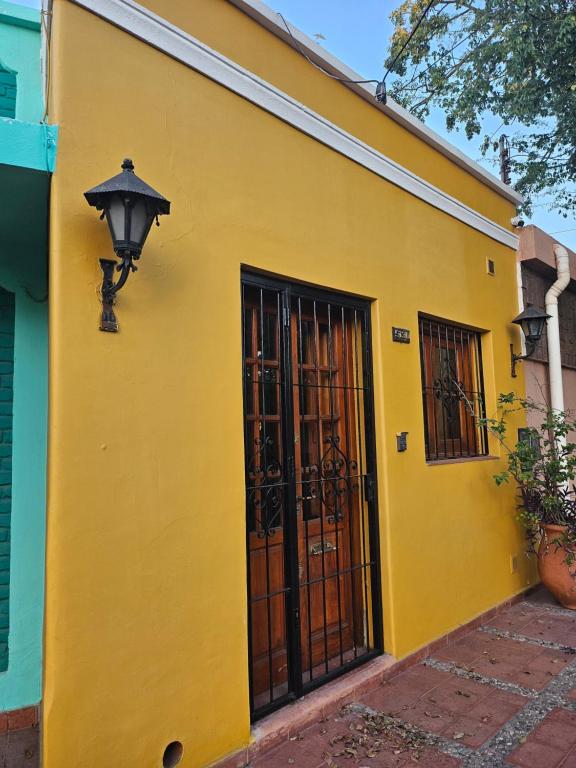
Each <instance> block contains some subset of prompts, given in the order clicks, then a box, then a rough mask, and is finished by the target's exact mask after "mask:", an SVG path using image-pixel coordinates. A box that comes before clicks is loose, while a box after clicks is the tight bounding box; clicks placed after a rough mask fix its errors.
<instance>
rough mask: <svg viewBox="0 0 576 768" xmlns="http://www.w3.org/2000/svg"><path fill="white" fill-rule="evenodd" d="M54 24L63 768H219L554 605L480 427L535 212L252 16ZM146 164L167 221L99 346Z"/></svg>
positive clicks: (90, 15) (491, 403)
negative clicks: (316, 694)
mask: <svg viewBox="0 0 576 768" xmlns="http://www.w3.org/2000/svg"><path fill="white" fill-rule="evenodd" d="M51 11H52V16H51V23H50V41H49V47H48V50H49V55H50V69H49V71H50V82H49V96H50V113H49V117H50V120H51V122H54V123H57V124H58V125H59V131H60V133H59V156H58V165H57V169H56V172H55V174H54V176H53V180H52V194H51V217H52V218H51V222H52V223H51V232H50V237H51V245H50V339H51V345H50V371H51V377H50V408H49V413H50V424H49V428H50V444H49V473H48V474H49V503H48V533H47V592H46V626H45V674H44V680H45V683H44V699H43V752H44V754H43V760H44V763H43V764H44V768H67V767H68V766H71V767H72V766H74V768H102V766H113V765H122V766H125V767H126V768H154V767H156V766H161V765H162V764H163V755H164V754H165V753H164V750H165V748H166V746H167V745H168V744H170V743H172V742H180V743H181V745H182V746H183V755H182V759H181V761H180V763H179V764H180V765H182V766H187V767H189V768H201V767H202V766H207V765H210V764H211V763H213V762H216V761H218V760H219V759H221V758H223V757H224V756H226V755H228V754H230V753H233V752H234V751H236V750H239V749H241V748H242V747H244V746H245V745H246V744H248V742H249V741H250V738H251V720H253V721H255V720H257V719H259V718H260V717H262V716H264V715H266V714H267V713H268V712H270V711H271V710H272V709H275V708H277V707H280V706H283V705H285V704H286V703H287V702H290V701H292V700H294V699H295V698H298V697H300V696H301V695H302V694H303V693H304V692H306V691H308V690H311V689H312V688H314V687H316V686H319V685H321V684H323V683H325V682H326V681H327V680H329V679H331V678H332V677H334V676H336V675H339V674H341V673H343V672H348V671H349V670H352V669H353V668H354V667H356V666H359V665H360V664H361V663H362V662H364V661H366V660H368V659H371V658H373V657H374V656H376V655H379V654H382V653H386V654H389V655H390V656H393V657H396V658H397V659H400V658H403V657H405V656H406V655H408V654H410V653H411V652H413V651H415V650H417V649H418V648H421V647H422V646H425V645H426V644H428V643H430V642H431V641H433V640H434V639H436V638H438V637H440V636H442V635H443V634H445V633H447V632H450V631H451V630H453V629H455V628H457V627H459V626H461V625H462V624H465V623H466V622H469V621H471V620H472V619H474V618H475V617H476V616H478V615H480V614H481V613H483V612H485V611H487V610H488V609H490V608H492V607H493V606H495V605H497V604H499V603H501V602H502V601H504V600H506V599H508V598H510V597H511V596H513V595H515V594H517V593H519V592H520V591H521V590H523V589H525V588H526V586H527V585H528V584H529V583H530V582H531V578H532V576H531V572H530V571H529V568H528V566H527V565H526V564H525V561H524V559H522V558H519V557H518V555H519V554H520V553H521V551H522V548H523V541H522V535H521V532H520V531H519V529H518V527H517V524H516V522H515V515H514V504H515V502H514V491H513V489H512V488H500V489H498V488H496V487H495V484H494V482H493V480H492V476H493V474H494V473H495V472H497V471H498V470H499V469H500V467H501V456H500V448H499V446H498V444H497V443H495V442H494V441H493V440H492V438H491V437H488V436H487V434H486V432H485V430H484V429H483V428H482V426H481V424H479V422H478V420H477V418H476V417H478V416H482V415H483V414H484V413H487V414H488V415H493V414H495V413H496V404H497V396H498V393H499V392H508V391H510V390H512V389H513V388H514V385H515V384H516V385H518V382H520V384H521V383H522V378H521V376H522V374H520V377H519V378H518V379H515V380H513V379H512V378H511V372H510V343H511V342H514V344H515V345H516V346H517V345H518V343H519V341H518V338H517V331H516V330H515V327H514V326H513V325H511V322H510V321H511V319H512V318H513V317H514V315H515V314H516V313H517V311H518V309H517V308H518V298H517V287H516V260H515V249H516V246H517V238H516V237H515V235H514V233H513V231H512V230H511V228H510V225H509V222H510V218H511V217H512V216H513V215H514V214H515V207H516V203H517V200H518V197H517V195H516V194H515V193H514V192H513V191H512V190H511V189H509V188H507V187H505V186H504V185H503V184H501V183H500V182H499V181H498V180H497V179H495V178H493V177H492V176H490V175H489V174H487V173H486V172H485V171H484V170H482V169H481V168H479V167H478V166H476V165H475V164H474V163H472V162H471V161H470V160H468V159H467V158H465V157H464V156H463V155H462V154H461V153H459V152H458V151H457V150H456V149H454V148H452V147H450V145H448V144H447V143H446V142H444V141H443V140H442V139H441V138H440V137H438V136H436V135H435V134H433V133H432V132H430V131H429V130H428V129H427V128H425V127H424V126H423V125H422V124H420V123H418V122H417V121H416V120H414V119H413V118H411V117H410V116H409V115H408V114H407V113H406V112H404V111H403V110H402V109H401V108H399V107H398V106H396V105H394V104H388V105H380V104H378V103H376V102H375V100H374V98H373V95H372V91H371V90H370V88H369V87H368V86H361V85H346V84H343V83H341V82H338V81H337V80H335V79H331V78H329V77H327V76H326V75H325V74H324V73H323V72H322V71H320V70H319V69H318V68H315V67H313V66H311V65H310V63H309V62H308V61H306V59H305V58H304V57H303V56H302V55H301V53H300V52H299V51H298V50H297V49H296V48H295V43H294V40H292V39H290V38H288V36H287V34H286V31H285V29H284V28H283V26H282V24H281V22H279V21H278V17H277V16H276V15H275V14H274V13H273V12H272V11H270V10H269V9H268V8H267V7H266V6H264V5H262V4H261V3H260V2H259V0H194V2H188V1H187V0H144V5H139V4H137V3H135V2H132V0H54V2H53V4H51ZM294 35H295V36H298V39H299V40H300V45H301V46H302V47H304V48H305V49H306V50H307V51H308V52H309V55H310V56H311V57H312V58H313V59H314V60H315V61H316V62H317V63H319V62H320V60H321V61H322V66H323V67H324V68H325V69H327V70H328V71H329V72H330V73H332V74H339V76H340V77H343V78H347V79H355V78H354V77H352V76H351V73H350V71H349V70H348V69H347V68H346V67H345V66H344V65H343V64H341V63H340V62H338V61H336V60H335V59H333V58H331V57H330V56H329V55H328V54H326V53H325V52H324V51H322V49H321V48H319V47H318V46H316V44H315V43H313V42H311V41H310V40H308V39H306V38H305V37H304V36H302V35H299V33H297V32H296V31H294ZM125 157H130V158H132V160H133V161H134V164H135V169H136V173H137V174H138V175H139V176H141V177H143V178H144V179H146V181H147V182H149V183H150V184H151V185H152V186H153V187H154V188H155V189H157V190H160V191H161V193H162V194H163V195H165V196H166V198H168V199H169V200H170V201H171V204H172V209H171V214H170V216H164V217H163V218H162V220H161V227H160V229H156V228H155V227H154V229H153V230H152V231H151V233H150V235H149V238H148V241H147V244H146V247H145V248H144V252H143V255H142V259H141V260H140V262H139V264H140V269H139V271H138V273H137V274H136V275H134V276H132V277H130V279H129V281H128V283H127V285H126V286H125V287H124V288H123V289H122V291H121V292H119V293H118V297H117V301H116V306H115V313H116V315H117V319H118V323H119V332H118V333H102V332H100V330H99V316H100V310H101V308H100V305H99V290H100V285H101V279H102V274H101V270H100V265H99V259H101V258H104V259H109V258H110V257H111V256H112V250H111V242H110V237H109V233H108V229H107V227H106V225H105V224H104V223H102V222H100V221H99V219H98V216H97V214H96V212H95V211H94V210H93V209H92V208H90V207H89V206H88V205H87V203H86V200H85V199H84V195H83V193H84V192H85V191H86V190H87V189H89V188H92V187H94V185H96V184H97V183H98V182H100V181H102V179H105V178H107V177H109V176H112V175H114V174H116V173H118V172H119V170H120V168H119V166H120V163H121V162H122V160H123V158H125ZM131 173H132V170H131V169H130V166H129V164H126V168H125V170H124V171H123V174H131ZM122 178H125V176H123V177H122ZM130 179H131V180H132V181H130ZM130 179H129V181H130V183H133V181H134V180H133V177H130ZM134 183H135V182H134ZM352 674H354V673H352ZM173 754H176V753H173ZM179 756H180V755H179V754H177V755H176V756H175V757H174V758H172V757H168V758H167V757H166V756H165V757H164V765H176V762H177V761H178V758H179Z"/></svg>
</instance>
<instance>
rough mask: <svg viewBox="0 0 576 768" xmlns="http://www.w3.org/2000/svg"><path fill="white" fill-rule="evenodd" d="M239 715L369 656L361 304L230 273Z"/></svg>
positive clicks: (365, 337)
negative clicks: (237, 338) (240, 487)
mask: <svg viewBox="0 0 576 768" xmlns="http://www.w3.org/2000/svg"><path fill="white" fill-rule="evenodd" d="M242 312H243V323H242V327H243V370H244V434H245V457H246V516H247V527H246V530H247V534H246V535H247V557H248V608H249V646H250V648H249V653H250V658H249V665H250V690H251V711H252V716H253V718H258V717H261V716H262V715H264V714H266V713H268V712H270V711H271V710H273V709H276V708H277V707H279V706H281V705H282V704H284V703H286V702H287V701H290V700H292V699H294V698H296V697H298V696H301V695H302V694H303V693H305V692H306V691H308V690H310V689H311V688H314V687H316V686H318V685H320V684H322V683H323V682H326V681H327V680H329V679H331V678H333V677H335V676H336V675H338V674H341V673H342V672H344V671H346V670H348V669H350V668H352V667H353V666H355V665H358V664H360V663H362V662H364V661H366V660H368V659H370V658H372V657H373V656H375V655H377V654H378V653H379V652H381V649H382V618H381V601H380V591H379V590H380V577H379V557H378V531H377V514H376V491H375V488H376V484H375V450H374V426H373V406H372V373H371V360H370V312H369V305H368V303H367V302H365V301H360V300H356V299H352V298H349V297H346V296H342V295H339V294H328V293H325V292H322V291H320V290H314V289H310V288H308V287H303V286H298V285H292V284H289V283H284V282H282V281H279V280H274V279H269V278H262V277H260V276H255V275H252V274H248V273H246V274H244V275H243V278H242Z"/></svg>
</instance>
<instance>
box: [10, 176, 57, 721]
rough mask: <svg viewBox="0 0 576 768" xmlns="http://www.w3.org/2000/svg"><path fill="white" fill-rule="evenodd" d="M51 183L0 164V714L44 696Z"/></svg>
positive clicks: (44, 178)
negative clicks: (10, 325) (4, 449)
mask: <svg viewBox="0 0 576 768" xmlns="http://www.w3.org/2000/svg"><path fill="white" fill-rule="evenodd" d="M49 183H50V176H49V174H47V173H43V172H40V171H33V170H27V169H24V168H19V167H16V166H2V165H0V287H1V288H3V289H4V290H7V291H11V292H12V293H13V294H14V296H15V328H14V381H13V383H14V400H13V434H12V440H13V450H12V505H11V529H10V578H9V627H10V628H9V635H8V668H7V669H6V670H5V671H2V672H0V711H2V710H9V709H18V708H19V707H24V706H28V705H31V704H36V703H38V702H39V701H40V699H41V690H42V686H41V683H42V632H43V618H44V613H43V606H44V562H45V558H44V541H45V517H46V443H47V410H48V406H47V403H48V306H47V300H46V293H47V279H46V273H47V263H46V259H47V256H46V253H47V215H48V210H47V206H48V189H49Z"/></svg>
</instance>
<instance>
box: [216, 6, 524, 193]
mask: <svg viewBox="0 0 576 768" xmlns="http://www.w3.org/2000/svg"><path fill="white" fill-rule="evenodd" d="M228 2H229V3H232V5H235V6H236V7H237V8H239V9H240V10H241V11H243V12H244V13H246V14H247V15H248V16H250V18H252V19H254V20H255V21H257V22H258V23H259V24H261V25H262V26H263V27H265V28H266V29H267V30H268V31H270V32H272V33H273V34H274V35H276V36H277V37H279V38H281V39H282V40H283V41H284V42H285V43H287V44H288V45H290V47H291V48H296V46H295V45H294V41H293V40H292V39H291V37H290V35H289V34H288V33H287V31H286V28H285V27H284V24H283V23H282V20H281V19H280V17H279V15H278V14H277V13H276V12H275V11H273V10H272V8H270V7H269V6H267V5H266V4H265V3H263V2H262V0H228ZM290 32H291V33H292V35H293V37H295V38H296V40H297V41H298V44H299V45H300V47H301V48H302V49H303V50H304V51H305V52H306V55H307V56H309V57H310V58H311V59H312V60H313V61H315V62H316V63H317V64H320V65H321V66H322V67H323V68H324V69H326V70H327V71H328V72H330V74H332V75H336V76H337V77H342V78H344V79H345V80H364V79H365V78H364V77H362V75H359V74H358V72H355V71H354V70H353V69H351V68H350V67H349V66H348V65H347V64H345V63H344V62H343V61H341V59H339V58H337V57H336V56H334V55H333V54H331V53H329V52H328V51H326V50H325V49H324V48H323V47H322V46H321V45H319V44H318V43H317V42H316V41H315V40H312V38H310V37H308V35H306V34H304V32H302V31H301V30H299V29H298V28H297V27H295V26H294V25H293V24H290ZM343 86H344V87H345V88H349V89H350V90H351V91H354V93H356V94H358V96H361V97H362V98H363V99H364V100H365V101H367V102H368V103H369V104H370V105H371V106H372V107H374V109H378V110H379V111H380V112H384V114H385V115H387V116H388V117H390V118H391V119H392V120H394V121H395V122H396V123H399V124H400V125H401V126H402V127H404V128H406V129H407V130H408V131H410V133H413V134H414V135H416V136H418V138H420V139H422V140H423V141H425V142H426V143H427V144H430V146H432V147H434V149H437V150H438V152H440V153H441V154H443V155H444V156H445V157H447V158H448V159H449V160H452V162H453V163H455V164H456V165H458V166H460V167H461V168H464V170H465V171H467V172H468V173H469V174H471V175H472V176H474V177H475V178H477V179H478V180H479V181H481V182H482V183H483V184H486V186H488V187H491V188H492V189H493V190H494V191H496V192H498V194H500V195H502V197H505V198H506V199H507V200H509V201H510V202H512V203H516V204H520V203H521V202H522V201H523V198H522V195H521V194H520V193H519V192H516V190H514V189H512V187H509V186H508V185H507V184H504V183H503V182H502V181H500V179H499V178H497V177H496V176H494V175H493V174H491V173H490V172H489V171H487V170H486V169H485V168H483V167H482V166H481V165H478V163H475V162H474V160H472V159H470V158H469V157H468V156H467V155H465V154H464V152H461V151H460V150H459V149H458V148H457V147H455V146H454V145H452V144H450V142H449V141H446V139H444V138H442V136H440V135H439V134H438V133H436V132H435V131H433V130H432V129H431V128H428V126H427V125H425V124H424V123H423V122H422V121H421V120H418V118H416V117H414V115H412V114H410V112H408V110H407V109H404V107H401V106H400V104H397V103H396V102H395V101H394V99H391V98H390V97H388V101H387V103H386V104H379V103H378V102H377V101H376V99H375V98H374V93H375V90H376V86H375V85H372V84H370V83H343Z"/></svg>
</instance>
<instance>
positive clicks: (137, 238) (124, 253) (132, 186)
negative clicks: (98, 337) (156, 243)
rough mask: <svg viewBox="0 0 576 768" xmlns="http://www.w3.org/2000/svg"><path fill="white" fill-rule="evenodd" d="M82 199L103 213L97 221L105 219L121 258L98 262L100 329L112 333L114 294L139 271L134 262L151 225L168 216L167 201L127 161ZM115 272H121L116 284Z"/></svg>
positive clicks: (115, 329)
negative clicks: (99, 274) (99, 276)
mask: <svg viewBox="0 0 576 768" xmlns="http://www.w3.org/2000/svg"><path fill="white" fill-rule="evenodd" d="M84 197H85V198H86V200H87V201H88V203H89V204H90V205H93V206H94V207H95V208H96V210H97V211H102V215H101V216H100V219H103V218H106V221H107V222H108V226H109V228H110V235H111V236H112V247H113V248H114V251H115V253H116V256H117V257H118V258H119V259H120V263H119V264H117V263H116V262H115V261H114V260H113V259H100V267H101V268H102V273H103V275H104V277H103V279H102V288H101V294H102V319H101V322H100V330H101V331H111V332H112V333H115V332H116V331H117V330H118V322H117V320H116V316H115V314H114V309H113V305H114V300H115V297H116V294H117V293H118V291H119V290H120V289H121V288H122V287H123V286H124V284H125V283H126V280H127V279H128V276H129V275H130V272H136V270H137V269H138V268H137V267H136V266H135V264H134V262H135V261H138V259H139V258H140V254H141V253H142V248H143V247H144V243H145V242H146V238H147V236H148V232H149V231H150V227H151V226H152V222H153V221H154V219H156V224H157V225H158V226H159V225H160V222H159V221H158V216H162V215H163V214H169V213H170V201H169V200H166V198H165V197H162V195H160V194H159V193H158V192H156V191H155V190H154V189H152V187H150V186H148V184H146V182H144V181H142V179H140V178H138V176H136V174H135V173H134V164H133V162H132V160H129V159H126V160H124V162H123V163H122V173H119V174H118V175H117V176H113V177H112V178H111V179H108V181H105V182H104V183H103V184H99V185H98V186H97V187H94V188H93V189H89V190H88V192H85V193H84ZM114 269H116V270H117V271H118V272H120V277H119V278H118V281H117V282H116V283H115V282H114Z"/></svg>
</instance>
